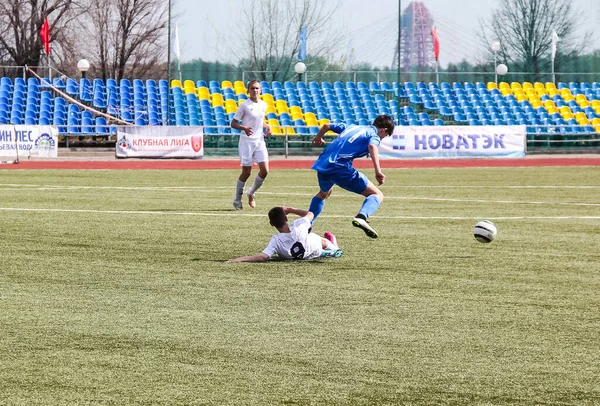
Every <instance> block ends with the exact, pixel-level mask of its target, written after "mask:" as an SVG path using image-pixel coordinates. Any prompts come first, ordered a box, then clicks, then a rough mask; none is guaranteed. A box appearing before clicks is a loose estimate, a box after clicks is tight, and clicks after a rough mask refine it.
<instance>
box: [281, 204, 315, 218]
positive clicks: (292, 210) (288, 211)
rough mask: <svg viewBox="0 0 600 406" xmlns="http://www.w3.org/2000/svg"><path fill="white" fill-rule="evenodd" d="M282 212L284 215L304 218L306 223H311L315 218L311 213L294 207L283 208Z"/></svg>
mask: <svg viewBox="0 0 600 406" xmlns="http://www.w3.org/2000/svg"><path fill="white" fill-rule="evenodd" d="M283 211H284V212H285V214H295V215H296V216H300V217H304V218H306V219H307V220H308V221H312V219H313V218H315V215H314V214H313V213H312V212H310V211H308V210H304V209H297V208H295V207H285V206H284V207H283Z"/></svg>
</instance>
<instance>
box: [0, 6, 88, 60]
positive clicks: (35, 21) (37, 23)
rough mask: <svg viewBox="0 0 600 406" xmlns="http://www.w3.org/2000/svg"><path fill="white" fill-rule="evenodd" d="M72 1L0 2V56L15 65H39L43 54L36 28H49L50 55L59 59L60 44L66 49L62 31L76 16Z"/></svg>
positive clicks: (64, 36) (66, 42)
mask: <svg viewBox="0 0 600 406" xmlns="http://www.w3.org/2000/svg"><path fill="white" fill-rule="evenodd" d="M76 3H77V2H76V1H75V0H2V1H0V57H2V61H3V62H4V63H8V64H14V65H16V66H24V65H29V66H39V65H40V60H41V57H42V52H43V48H44V46H43V44H42V41H41V38H40V28H41V27H42V24H43V23H44V20H45V19H46V17H47V18H48V21H49V25H50V41H51V43H52V48H51V55H52V57H53V58H54V56H56V58H57V59H60V55H61V45H62V46H63V47H65V46H68V44H69V41H67V36H66V35H65V31H66V30H67V28H66V27H67V26H68V25H69V24H70V23H71V22H72V21H73V19H74V18H76V17H77V15H76V13H74V12H73V10H74V6H75V5H76Z"/></svg>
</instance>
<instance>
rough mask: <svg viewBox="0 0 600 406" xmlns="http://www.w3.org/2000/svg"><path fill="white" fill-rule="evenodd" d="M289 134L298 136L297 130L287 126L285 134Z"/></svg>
mask: <svg viewBox="0 0 600 406" xmlns="http://www.w3.org/2000/svg"><path fill="white" fill-rule="evenodd" d="M286 132H287V135H298V134H296V129H295V128H294V127H292V126H286V127H285V129H284V134H285V133H286Z"/></svg>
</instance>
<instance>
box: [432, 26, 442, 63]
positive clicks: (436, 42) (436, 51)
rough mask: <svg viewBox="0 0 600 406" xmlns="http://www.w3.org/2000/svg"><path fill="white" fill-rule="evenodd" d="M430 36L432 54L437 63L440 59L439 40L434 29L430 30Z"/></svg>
mask: <svg viewBox="0 0 600 406" xmlns="http://www.w3.org/2000/svg"><path fill="white" fill-rule="evenodd" d="M431 36H432V37H433V53H434V54H435V60H436V61H437V60H438V58H439V57H440V39H439V38H438V35H437V30H436V29H435V27H433V28H432V29H431Z"/></svg>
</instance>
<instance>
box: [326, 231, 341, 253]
mask: <svg viewBox="0 0 600 406" xmlns="http://www.w3.org/2000/svg"><path fill="white" fill-rule="evenodd" d="M323 237H324V240H325V242H326V245H325V246H323V248H324V249H337V248H340V246H339V244H338V242H337V238H335V235H333V233H331V232H329V231H325V233H324V234H323Z"/></svg>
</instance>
